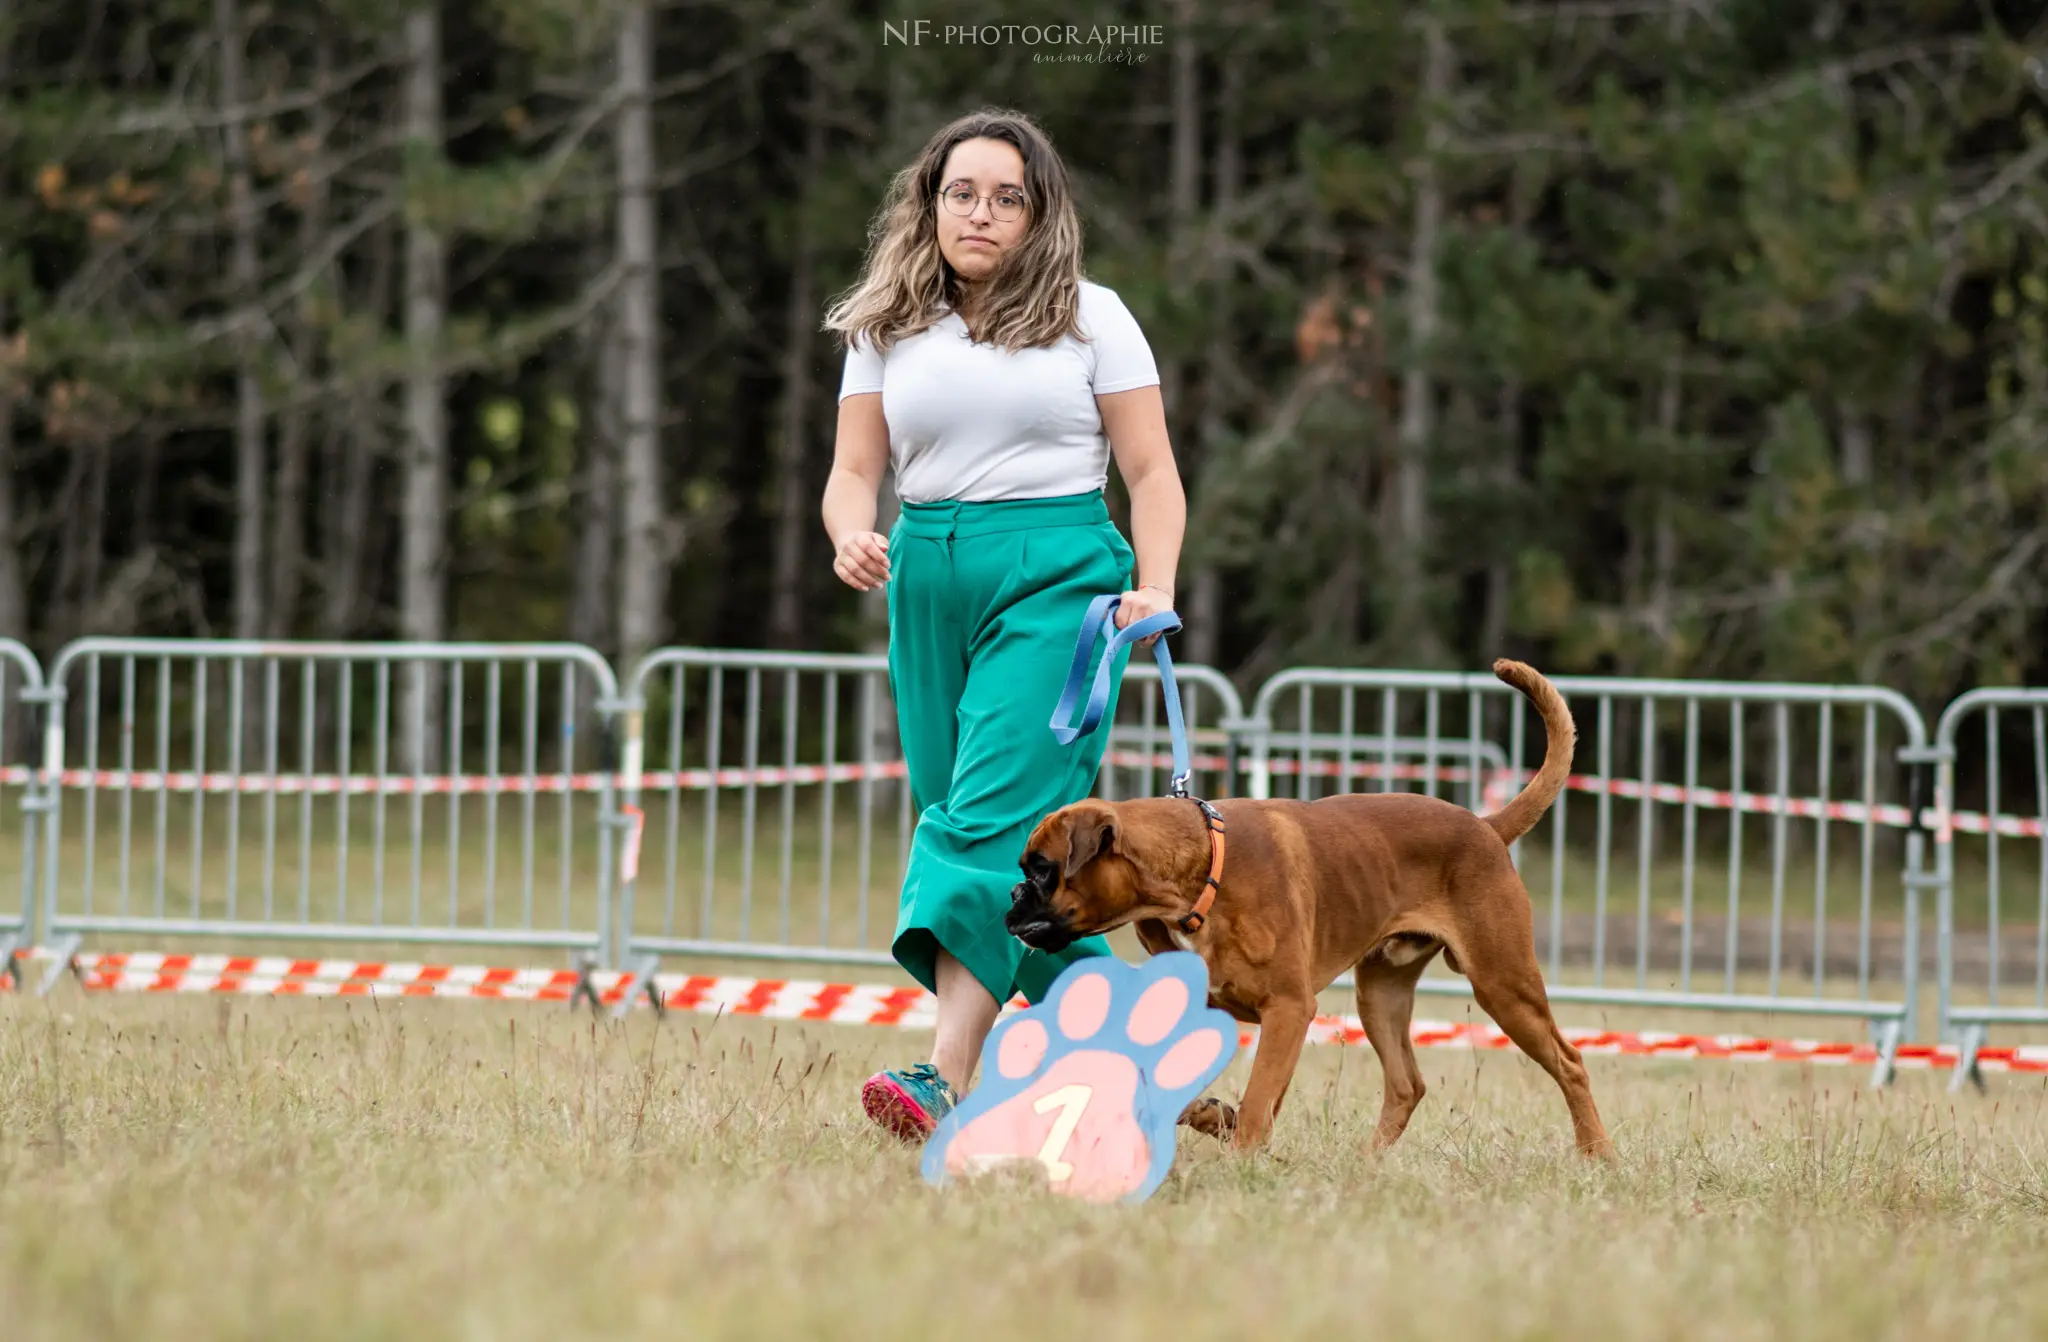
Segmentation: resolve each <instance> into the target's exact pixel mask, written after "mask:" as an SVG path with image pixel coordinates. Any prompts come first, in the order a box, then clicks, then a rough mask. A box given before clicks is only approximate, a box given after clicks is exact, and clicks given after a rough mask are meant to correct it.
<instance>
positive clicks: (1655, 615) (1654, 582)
mask: <svg viewBox="0 0 2048 1342" xmlns="http://www.w3.org/2000/svg"><path fill="white" fill-rule="evenodd" d="M1684 398H1685V382H1684V379H1683V378H1682V377H1681V376H1680V375H1679V368H1678V360H1677V359H1676V358H1673V359H1672V361H1671V364H1670V366H1669V367H1667V368H1666V369H1665V370H1664V385H1663V387H1662V388H1661V389H1660V390H1659V391H1658V393H1657V431H1658V434H1659V435H1660V436H1661V437H1662V438H1663V440H1664V441H1663V450H1664V451H1665V452H1671V453H1675V452H1676V451H1677V448H1678V417H1679V412H1680V410H1681V409H1682V408H1683V406H1684ZM1675 459H1676V458H1675V457H1674V458H1673V460H1675ZM1656 489H1657V494H1656V499H1655V504H1654V506H1653V507H1652V509H1651V516H1652V518H1653V520H1652V522H1651V531H1650V609H1649V625H1650V628H1651V629H1652V630H1653V631H1654V632H1655V633H1656V636H1657V642H1658V644H1659V647H1658V654H1659V655H1658V661H1659V666H1658V674H1661V675H1675V674H1677V673H1678V670H1679V668H1677V667H1675V666H1672V665H1671V662H1670V657H1671V651H1672V644H1673V641H1674V640H1675V639H1676V638H1677V634H1678V630H1677V626H1676V623H1675V621H1674V619H1673V614H1672V603H1673V599H1674V596H1675V592H1674V585H1675V584H1676V582H1677V579H1678V524H1677V520H1676V518H1674V516H1673V512H1674V508H1673V490H1672V488H1671V486H1670V485H1669V484H1668V483H1666V482H1664V481H1662V480H1660V481H1658V482H1657V486H1656Z"/></svg>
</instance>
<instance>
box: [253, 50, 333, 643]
mask: <svg viewBox="0 0 2048 1342" xmlns="http://www.w3.org/2000/svg"><path fill="white" fill-rule="evenodd" d="M333 67H334V55H333V50H332V46H331V44H330V43H329V42H328V40H327V39H326V38H325V37H324V36H323V37H322V38H321V40H320V44H319V47H318V49H317V51H316V53H315V56H314V91H315V93H316V95H317V96H318V97H319V101H318V102H317V103H315V104H314V107H313V129H312V137H313V143H314V157H313V161H312V162H311V163H309V164H307V165H306V166H305V171H306V172H307V173H308V175H309V177H310V181H309V183H308V190H309V192H310V195H309V197H308V199H307V200H306V202H305V213H304V214H303V215H302V216H301V217H300V219H299V255H301V256H313V255H316V254H317V253H318V251H319V249H320V248H321V247H323V246H325V245H326V241H327V194H328V193H327V143H328V138H329V137H330V136H331V135H333V133H334V113H333V109H332V107H331V106H330V105H329V103H328V101H327V95H328V85H329V80H330V78H331V72H332V70H333ZM319 283H320V282H319V281H316V286H317V285H318V284H319ZM291 326H292V337H291V365H292V377H293V380H294V382H296V383H298V384H299V385H301V386H303V385H304V384H305V383H306V382H308V381H310V379H309V378H308V376H307V374H308V373H309V372H310V370H311V368H312V365H313V362H314V360H315V358H316V357H317V354H316V344H317V341H316V337H315V335H314V332H313V328H312V325H311V323H309V322H308V321H306V320H305V318H304V317H299V318H297V319H295V320H294V321H293V322H292V323H291ZM312 428H313V412H312V408H311V407H310V406H308V405H307V404H305V402H304V401H303V400H302V399H300V398H298V397H294V398H293V402H292V407H291V409H290V410H289V411H287V412H286V413H285V416H284V423H283V424H282V425H280V426H279V430H278V441H277V507H276V511H275V520H274V522H273V525H272V532H271V543H270V549H271V554H270V581H271V588H270V612H269V614H270V619H269V627H270V636H271V637H272V638H279V639H282V638H290V637H291V636H292V631H293V629H294V627H295V626H296V624H297V620H298V613H299V593H300V591H301V589H303V588H304V586H305V570H306V478H307V474H308V471H309V469H310V458H311V456H312Z"/></svg>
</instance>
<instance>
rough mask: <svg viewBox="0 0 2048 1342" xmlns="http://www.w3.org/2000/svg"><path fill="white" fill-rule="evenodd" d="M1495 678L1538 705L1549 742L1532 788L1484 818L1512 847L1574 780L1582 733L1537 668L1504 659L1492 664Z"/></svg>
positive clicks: (1553, 687) (1523, 791)
mask: <svg viewBox="0 0 2048 1342" xmlns="http://www.w3.org/2000/svg"><path fill="white" fill-rule="evenodd" d="M1493 674H1495V675H1496V676H1499V677H1500V678H1501V679H1502V680H1504V681H1506V682H1507V683H1508V684H1510V685H1512V686H1514V687H1515V688H1516V689H1518V690H1520V691H1521V692H1522V693H1523V694H1525V695H1527V696H1528V698H1529V701H1530V702H1531V703H1533V704H1535V705H1536V711H1537V713H1539V714H1540V715H1542V718H1543V732H1544V735H1545V737H1546V738H1547V740H1548V744H1547V745H1546V746H1545V748H1544V751H1543V767H1542V768H1541V769H1538V770H1537V771H1536V776H1535V777H1534V778H1532V779H1530V780H1529V785H1528V786H1527V787H1525V788H1523V789H1522V790H1521V791H1520V792H1519V793H1517V794H1515V799H1514V800H1513V801H1511V802H1509V803H1508V804H1507V805H1506V806H1503V807H1501V808H1500V809H1499V810H1498V811H1495V812H1494V813H1493V814H1492V815H1490V816H1487V817H1485V819H1486V823H1487V824H1489V825H1491V826H1493V829H1494V832H1495V833H1496V834H1499V835H1500V837H1501V842H1502V843H1513V842H1514V841H1515V840H1516V839H1519V838H1521V837H1522V836H1523V835H1524V834H1527V833H1528V832H1529V831H1530V830H1532V829H1534V828H1536V822H1537V821H1538V820H1541V819H1542V818H1543V813H1544V812H1545V811H1547V810H1549V809H1550V803H1552V802H1554V801H1556V800H1557V794H1558V793H1560V792H1562V791H1564V784H1565V780H1566V779H1567V778H1569V777H1571V772H1572V747H1573V746H1574V745H1576V744H1577V743H1578V736H1579V732H1578V728H1577V727H1575V726H1574V725H1573V724H1572V715H1571V710H1570V709H1568V708H1566V707H1565V703H1564V696H1563V695H1561V694H1559V693H1558V692H1557V687H1556V686H1555V685H1552V684H1551V683H1550V682H1549V681H1548V680H1545V679H1544V678H1543V673H1542V672H1540V671H1538V670H1537V669H1536V668H1535V667H1533V666H1525V665H1523V664H1522V663H1520V662H1511V661H1509V660H1508V659H1507V658H1505V657H1503V658H1501V659H1500V660H1499V661H1496V662H1495V663H1494V664H1493Z"/></svg>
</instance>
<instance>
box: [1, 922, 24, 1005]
mask: <svg viewBox="0 0 2048 1342" xmlns="http://www.w3.org/2000/svg"><path fill="white" fill-rule="evenodd" d="M21 945H22V935H21V934H20V933H19V932H9V933H8V934H7V935H6V936H4V937H0V956H4V957H5V958H4V960H0V979H4V980H5V981H6V982H7V983H8V984H9V985H10V986H12V987H13V988H14V990H15V991H17V992H19V991H20V990H21V964H20V962H19V961H18V960H17V959H16V956H17V955H18V954H19V952H20V951H21Z"/></svg>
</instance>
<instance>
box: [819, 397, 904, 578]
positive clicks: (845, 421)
mask: <svg viewBox="0 0 2048 1342" xmlns="http://www.w3.org/2000/svg"><path fill="white" fill-rule="evenodd" d="M888 467H889V425H888V422H887V421H886V420H884V419H883V418H882V394H881V393H880V392H878V391H877V392H862V393H860V394H859V395H855V396H848V397H846V398H845V399H844V400H842V401H840V403H839V433H838V437H837V439H836V440H835V441H834V443H833V445H832V474H831V475H829V476H827V477H826V479H825V500H824V504H823V506H822V507H821V509H820V512H821V513H822V515H823V517H824V522H825V534H826V535H827V536H829V537H831V538H832V550H833V559H832V571H833V572H834V573H836V574H838V575H839V580H840V581H841V582H843V583H845V584H846V585H847V586H848V587H851V588H853V589H854V590H855V591H859V592H866V591H870V590H872V589H874V588H876V587H879V586H881V585H882V584H883V583H885V582H887V581H889V538H888V537H887V536H883V535H880V534H878V533H877V532H876V531H875V509H876V506H877V503H878V500H879V498H880V496H881V492H882V472H883V471H885V470H887V469H888Z"/></svg>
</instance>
